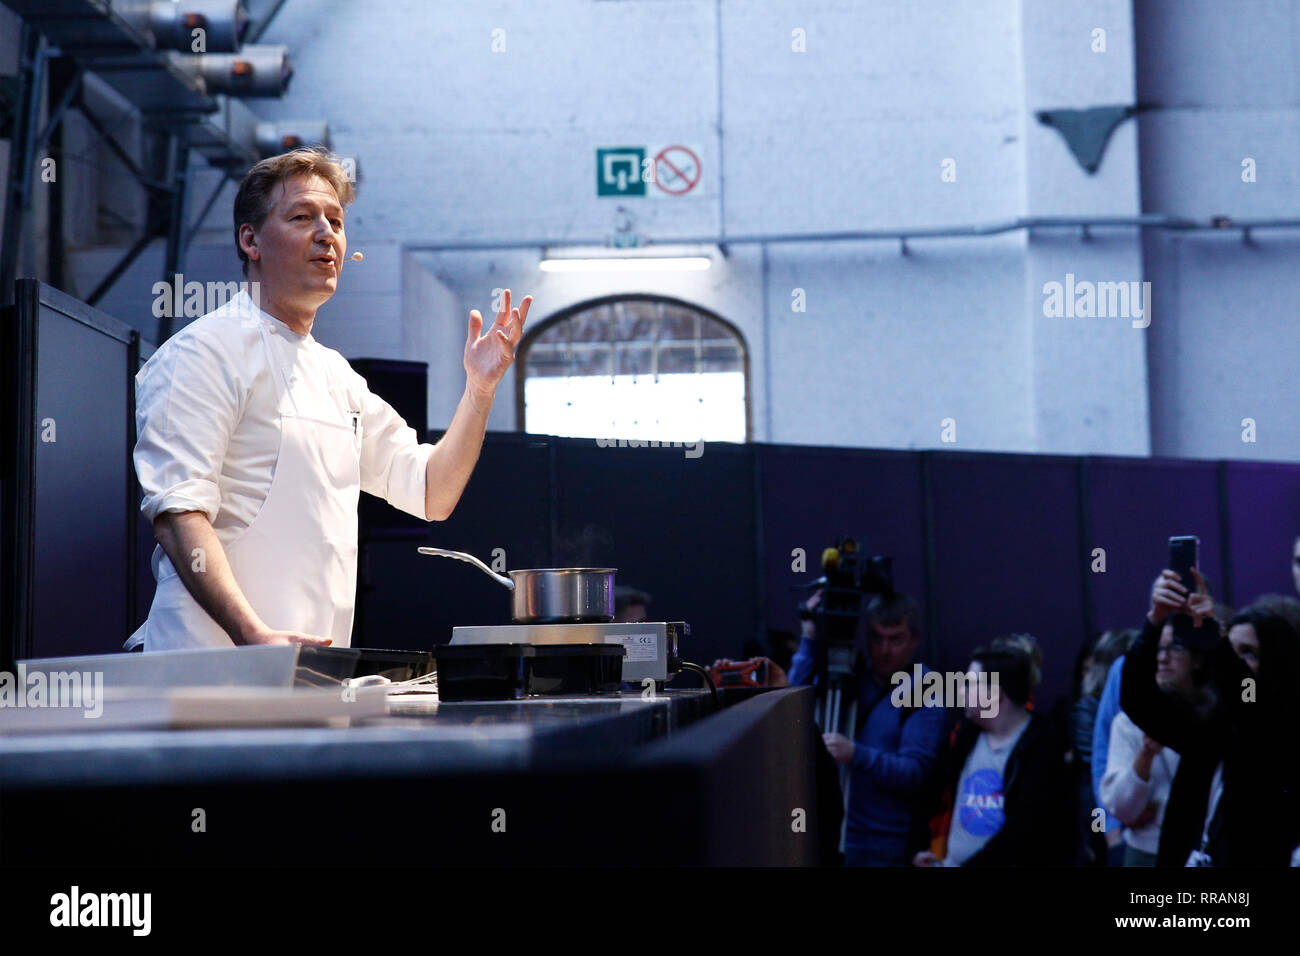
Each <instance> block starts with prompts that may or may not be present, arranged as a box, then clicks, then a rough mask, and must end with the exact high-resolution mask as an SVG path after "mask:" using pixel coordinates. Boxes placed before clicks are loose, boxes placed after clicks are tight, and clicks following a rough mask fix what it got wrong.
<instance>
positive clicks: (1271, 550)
mask: <svg viewBox="0 0 1300 956" xmlns="http://www.w3.org/2000/svg"><path fill="white" fill-rule="evenodd" d="M1225 468H1226V478H1227V481H1226V495H1225V497H1226V499H1227V502H1226V504H1227V511H1228V526H1229V528H1230V529H1231V533H1230V536H1229V538H1230V548H1229V553H1230V554H1231V555H1232V568H1231V569H1230V577H1231V580H1232V594H1233V599H1234V600H1235V601H1236V602H1237V603H1238V604H1239V605H1244V604H1245V603H1247V602H1248V601H1252V600H1254V599H1255V598H1256V597H1258V596H1259V595H1261V594H1269V593H1273V594H1287V595H1291V596H1292V597H1294V596H1295V594H1296V587H1295V583H1294V580H1293V578H1292V576H1291V570H1290V569H1291V561H1292V557H1291V556H1292V554H1293V548H1294V545H1295V540H1296V537H1297V536H1298V535H1300V468H1297V467H1296V466H1294V465H1283V464H1273V463H1266V462H1244V461H1233V462H1228V463H1227V465H1226V466H1225Z"/></svg>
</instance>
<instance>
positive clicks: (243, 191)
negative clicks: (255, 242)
mask: <svg viewBox="0 0 1300 956" xmlns="http://www.w3.org/2000/svg"><path fill="white" fill-rule="evenodd" d="M313 173H314V174H315V175H317V176H320V177H321V178H322V179H324V180H325V181H326V182H327V183H329V184H330V185H331V186H332V187H334V193H335V195H337V196H338V197H339V203H340V204H341V205H342V206H343V208H345V209H346V208H347V207H348V206H349V205H350V204H351V203H352V200H353V199H355V198H356V190H354V189H353V188H352V183H351V182H349V181H348V175H347V173H346V172H345V171H344V169H343V164H342V163H340V162H339V158H338V157H337V156H335V155H334V154H333V153H331V152H330V151H329V150H328V149H325V148H324V147H321V146H303V147H301V148H299V149H293V150H290V151H289V152H287V153H281V154H280V155H279V156H271V157H269V158H267V159H264V160H262V161H261V162H260V163H257V164H256V165H255V166H253V168H252V169H250V170H249V171H248V172H247V173H245V174H244V178H243V180H241V181H240V183H239V192H238V193H236V194H235V251H236V252H238V253H239V259H240V261H241V262H242V263H243V264H244V275H248V253H246V252H245V251H244V248H243V246H241V245H240V244H239V227H240V226H242V225H244V223H248V224H249V225H251V226H252V227H253V228H254V229H261V228H262V224H263V223H264V222H266V217H267V216H269V215H270V214H271V206H272V200H271V194H272V193H273V192H275V187H276V186H277V185H279V184H280V183H283V182H285V181H287V180H289V179H292V178H293V177H294V176H302V175H311V174H313Z"/></svg>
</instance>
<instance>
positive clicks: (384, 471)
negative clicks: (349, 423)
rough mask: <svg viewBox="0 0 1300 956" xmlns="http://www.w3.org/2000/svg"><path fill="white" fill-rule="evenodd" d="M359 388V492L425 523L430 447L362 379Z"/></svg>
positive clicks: (431, 448) (431, 447)
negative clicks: (426, 483)
mask: <svg viewBox="0 0 1300 956" xmlns="http://www.w3.org/2000/svg"><path fill="white" fill-rule="evenodd" d="M358 378H360V376H358ZM361 388H362V393H361V395H362V415H361V425H362V429H363V431H362V436H361V490H362V491H364V492H367V493H368V494H372V495H375V496H376V497H379V498H383V499H384V500H385V501H387V502H388V503H389V504H390V505H392V506H393V507H394V508H397V509H399V510H401V511H405V512H406V513H407V514H409V515H414V516H415V517H417V518H420V519H421V520H425V521H427V520H428V518H427V516H426V515H425V511H424V491H425V474H426V469H427V468H428V466H429V455H430V454H431V453H432V452H433V446H432V445H430V444H424V443H421V442H420V438H419V436H418V435H417V434H416V432H415V429H414V428H412V427H411V426H410V425H408V424H406V421H405V419H403V418H402V416H401V415H399V414H397V410H396V409H395V408H393V406H392V405H389V404H388V403H387V402H386V401H384V400H383V399H382V398H380V397H379V396H378V395H376V394H375V393H374V392H372V391H370V389H369V387H367V386H366V384H365V379H361Z"/></svg>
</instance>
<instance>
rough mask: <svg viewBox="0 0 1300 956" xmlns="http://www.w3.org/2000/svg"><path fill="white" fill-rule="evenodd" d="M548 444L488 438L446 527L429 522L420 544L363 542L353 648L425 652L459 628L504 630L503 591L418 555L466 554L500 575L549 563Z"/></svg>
mask: <svg viewBox="0 0 1300 956" xmlns="http://www.w3.org/2000/svg"><path fill="white" fill-rule="evenodd" d="M435 437H436V436H435ZM429 440H431V441H432V440H434V439H432V438H431V439H429ZM552 441H553V440H552V439H549V438H546V437H539V436H533V435H516V434H505V433H496V432H494V433H492V434H489V435H488V436H487V438H486V439H485V441H484V443H483V451H482V454H481V455H480V456H479V460H478V465H477V466H476V467H475V469H474V474H473V475H472V476H471V477H470V480H469V485H468V486H467V487H466V489H465V493H464V495H462V496H461V500H460V503H459V504H458V505H457V506H456V510H455V511H454V512H453V513H452V515H451V517H450V518H449V519H448V520H446V521H435V522H431V523H429V524H428V525H427V529H426V534H425V535H424V536H423V538H422V539H411V540H389V541H368V542H365V543H364V544H363V551H364V554H363V556H362V558H361V567H360V568H359V571H358V582H357V595H358V616H357V628H356V629H355V630H354V634H353V643H354V644H356V645H358V646H368V647H391V648H410V649H419V650H425V649H428V648H430V647H432V646H433V645H434V644H445V643H446V642H447V641H449V640H451V629H452V627H454V626H457V625H470V624H509V623H510V592H509V591H508V590H507V589H506V588H505V587H503V586H502V585H500V584H497V583H496V582H494V581H493V580H492V579H491V578H489V577H488V576H487V575H485V574H484V573H483V572H482V571H480V570H478V569H477V568H474V567H472V566H470V565H468V564H464V563H462V562H460V561H456V560H453V559H450V558H435V557H428V556H425V555H421V554H420V553H419V552H418V551H417V550H416V549H417V548H418V547H420V546H421V545H431V546H433V547H438V548H448V549H450V550H453V551H466V552H469V553H470V554H473V555H475V556H476V557H478V558H479V559H480V560H482V561H484V562H485V563H487V564H489V565H492V564H493V563H494V558H498V557H499V558H501V559H503V561H504V567H505V569H506V570H515V569H524V568H538V567H547V566H549V565H550V551H551V507H552V506H551V474H550V472H551V442H552ZM379 504H381V505H382V506H383V507H388V506H387V505H386V504H384V503H383V502H380V503H379ZM497 549H500V551H501V553H500V554H494V552H496V551H497Z"/></svg>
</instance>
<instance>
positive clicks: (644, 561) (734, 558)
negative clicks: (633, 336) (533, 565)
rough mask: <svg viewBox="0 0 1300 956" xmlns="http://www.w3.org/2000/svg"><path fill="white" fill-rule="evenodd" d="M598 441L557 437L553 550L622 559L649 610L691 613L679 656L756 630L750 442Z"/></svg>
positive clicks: (578, 560)
mask: <svg viewBox="0 0 1300 956" xmlns="http://www.w3.org/2000/svg"><path fill="white" fill-rule="evenodd" d="M685 452H686V450H685V449H682V448H671V447H669V448H617V447H612V448H601V447H599V446H598V445H597V444H596V442H595V441H593V440H590V439H588V440H582V439H557V440H556V468H555V479H556V481H555V488H556V498H557V500H556V507H557V512H556V516H557V523H556V531H557V534H556V538H555V544H554V549H553V552H552V554H553V557H554V558H555V560H556V564H558V565H559V566H561V567H570V566H573V565H575V564H582V565H590V564H592V563H599V564H600V565H601V566H608V567H616V568H618V577H617V580H618V583H620V584H627V585H632V586H634V587H637V588H640V589H641V590H644V591H647V592H648V593H649V594H650V596H651V598H652V599H653V601H652V603H651V605H650V607H649V608H648V613H649V616H650V619H651V620H656V621H664V620H668V621H676V620H681V621H686V622H688V623H689V624H690V625H691V628H692V637H691V639H690V641H689V642H687V644H686V645H685V646H683V647H682V654H683V656H684V657H685V658H686V659H687V660H690V661H694V662H696V663H700V662H703V663H704V664H711V663H712V662H713V660H714V659H715V658H717V657H721V656H724V654H725V655H730V656H734V655H735V654H736V653H737V651H738V649H739V648H740V647H742V646H743V645H744V644H745V643H746V642H747V641H749V640H750V639H751V638H753V637H755V636H756V635H757V634H758V630H759V627H760V623H761V618H762V611H761V610H760V598H759V591H758V584H757V575H756V568H757V553H756V550H755V548H756V534H755V532H756V527H755V517H754V516H755V510H754V505H755V502H754V494H755V491H754V448H753V446H749V445H729V444H709V445H706V446H704V453H703V454H702V455H700V456H699V457H697V458H688V457H687V456H686V453H685Z"/></svg>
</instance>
